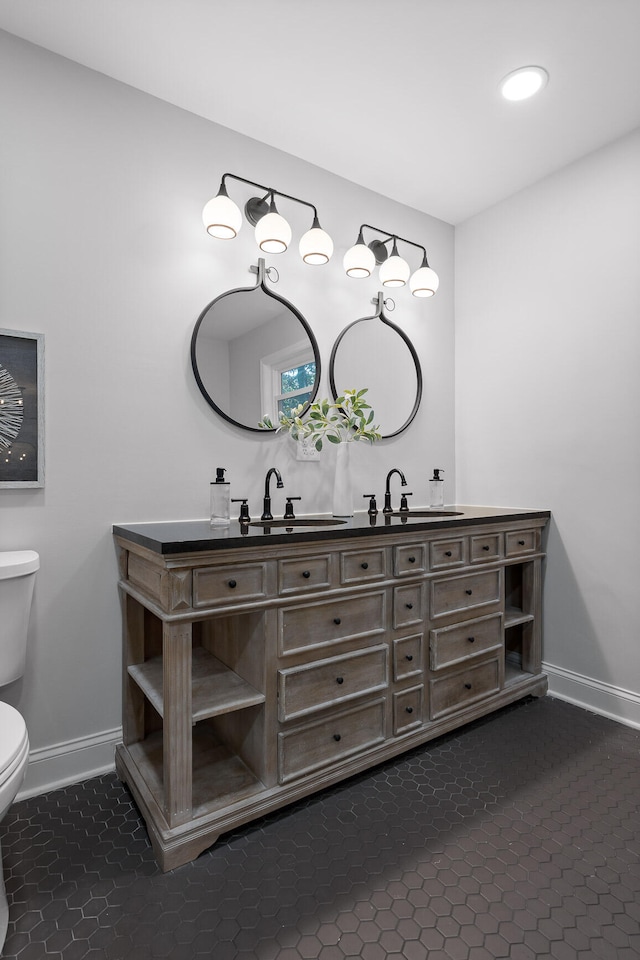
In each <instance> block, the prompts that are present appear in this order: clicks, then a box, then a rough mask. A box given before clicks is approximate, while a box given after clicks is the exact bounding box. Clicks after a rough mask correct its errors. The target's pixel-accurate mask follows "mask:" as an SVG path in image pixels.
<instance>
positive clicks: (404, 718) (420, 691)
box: [393, 684, 424, 737]
mask: <svg viewBox="0 0 640 960" xmlns="http://www.w3.org/2000/svg"><path fill="white" fill-rule="evenodd" d="M423 714H424V687H423V686H422V684H420V685H419V686H417V687H411V688H410V689H409V690H403V691H402V693H394V695H393V733H394V736H396V737H397V736H398V734H400V733H406V732H407V730H412V729H413V728H414V727H419V726H421V724H422V717H423Z"/></svg>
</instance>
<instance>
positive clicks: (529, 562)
mask: <svg viewBox="0 0 640 960" xmlns="http://www.w3.org/2000/svg"><path fill="white" fill-rule="evenodd" d="M548 519H549V513H548V512H547V511H541V510H533V511H530V510H515V509H514V510H510V509H504V508H491V507H470V506H456V507H450V508H447V510H446V511H442V512H440V513H438V511H429V510H424V511H418V512H416V513H409V514H404V515H399V514H394V515H383V514H381V513H380V514H377V515H374V516H369V515H368V514H366V513H364V514H361V515H360V514H357V515H356V516H354V517H352V518H350V519H349V520H347V521H339V520H334V519H332V518H329V517H325V518H316V519H309V518H297V519H296V521H295V523H289V524H285V523H284V521H277V522H273V523H271V524H269V525H267V524H264V523H263V524H260V523H259V524H253V525H248V524H240V523H239V522H237V521H231V525H230V526H229V527H226V528H223V529H215V528H212V527H211V526H210V524H209V522H208V521H185V522H176V523H144V524H131V525H118V526H114V528H113V530H114V535H115V539H116V544H117V548H118V554H119V563H120V589H121V593H122V599H123V622H124V630H123V635H124V656H123V661H124V662H123V684H124V690H123V694H124V695H123V744H122V745H121V746H119V747H118V748H117V751H116V769H117V771H118V774H119V776H120V777H121V779H123V780H124V781H125V782H126V783H127V784H128V785H129V787H130V789H131V791H132V793H133V795H134V797H135V799H136V802H137V803H138V806H139V807H140V810H141V812H142V814H143V816H144V818H145V821H146V824H147V828H148V831H149V835H150V837H151V842H152V844H153V847H154V851H155V853H156V856H157V858H158V861H159V863H160V865H161V867H162V868H163V869H165V870H168V869H172V868H173V867H176V866H179V865H181V864H183V863H186V862H188V861H190V860H192V859H194V858H195V857H196V856H197V855H198V854H199V853H200V852H202V851H203V850H204V849H206V848H207V847H208V846H210V845H211V844H212V843H213V842H214V841H215V840H216V839H217V838H218V836H219V835H220V834H221V833H223V832H225V831H228V830H230V829H232V828H234V827H236V826H238V825H240V824H243V823H246V822H248V821H250V820H253V819H255V818H257V817H260V816H262V815H263V814H266V813H268V812H270V811H273V810H276V809H278V808H280V807H283V806H284V805H286V804H289V803H292V802H293V801H296V800H298V799H300V798H301V797H304V796H307V795H309V794H311V793H314V792H315V791H317V790H320V789H322V788H323V787H326V786H327V785H329V784H333V783H336V782H338V781H340V780H342V779H344V778H345V777H348V776H350V775H352V774H354V773H356V772H358V771H362V770H364V769H366V768H368V767H371V766H373V765H374V764H377V763H380V762H381V761H384V760H387V759H388V758H390V757H393V756H396V755H397V754H400V753H402V752H404V751H406V750H409V749H411V748H413V747H416V746H417V745H419V744H422V743H424V742H425V741H428V740H431V739H433V738H434V737H437V736H439V735H441V734H443V733H445V732H447V731H450V730H453V729H455V728H457V727H460V726H462V725H463V724H465V723H468V722H469V721H471V720H474V719H476V718H478V717H480V716H482V715H484V714H487V713H489V712H491V711H493V710H496V709H498V708H499V707H502V706H504V705H506V704H508V703H511V702H513V701H515V700H517V699H519V698H522V697H525V696H527V695H534V696H540V695H543V694H544V693H545V692H546V689H547V680H546V677H545V676H544V675H543V674H542V672H541V594H542V562H543V557H544V553H543V532H544V528H545V525H546V524H547V522H548Z"/></svg>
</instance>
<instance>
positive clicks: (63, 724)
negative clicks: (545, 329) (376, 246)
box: [0, 33, 455, 792]
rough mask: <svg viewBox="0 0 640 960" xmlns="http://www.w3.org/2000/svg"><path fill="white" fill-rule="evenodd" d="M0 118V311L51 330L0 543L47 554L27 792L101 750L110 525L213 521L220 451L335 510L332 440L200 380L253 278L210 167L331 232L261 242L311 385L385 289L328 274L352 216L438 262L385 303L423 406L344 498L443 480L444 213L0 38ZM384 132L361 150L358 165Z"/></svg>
mask: <svg viewBox="0 0 640 960" xmlns="http://www.w3.org/2000/svg"><path fill="white" fill-rule="evenodd" d="M303 120H304V118H302V117H301V122H303ZM0 130H1V131H2V137H1V146H0V151H1V155H2V166H1V169H2V177H1V179H0V207H1V213H0V327H5V328H9V329H15V330H27V331H35V332H41V333H43V334H44V335H45V355H46V485H45V487H44V489H42V490H27V491H22V490H18V491H15V490H0V549H2V550H13V549H22V548H31V549H35V550H37V551H38V552H39V553H40V555H41V563H42V566H41V570H40V572H39V575H38V580H37V583H36V592H35V599H34V609H33V615H32V618H31V626H30V633H29V649H28V662H27V672H26V674H25V677H24V679H23V680H22V681H20V682H18V683H16V684H13V685H12V686H10V687H7V688H5V689H4V690H3V691H2V693H1V695H2V698H3V699H5V700H7V701H9V702H11V703H13V704H14V705H15V706H17V707H18V709H20V710H21V712H22V713H23V714H24V716H25V718H26V721H27V725H28V728H29V733H30V738H31V744H32V755H31V763H30V768H29V773H28V779H27V788H26V789H27V792H34V791H35V792H37V791H38V790H40V789H44V788H45V787H46V786H48V785H50V784H53V783H60V782H63V781H64V780H65V779H67V780H74V779H80V778H81V777H83V776H88V775H90V774H91V773H92V772H93V771H95V770H97V769H101V768H102V767H104V766H108V765H109V764H110V763H111V762H112V757H113V744H114V742H115V741H116V740H117V738H118V736H119V726H120V633H121V631H120V607H119V600H118V595H117V588H116V582H117V570H116V560H115V551H114V547H113V542H112V537H111V532H110V531H111V525H112V524H113V523H114V522H136V521H144V520H171V519H184V518H194V517H204V516H207V511H208V509H209V482H210V480H211V479H212V475H213V473H214V468H215V466H216V465H218V464H220V465H222V466H226V467H227V468H228V471H229V473H228V476H229V478H230V480H231V483H232V496H247V497H249V498H250V502H251V503H252V504H253V505H254V507H255V506H259V504H260V498H261V489H262V488H263V486H264V474H265V470H266V469H267V468H268V467H269V466H271V465H272V464H275V465H277V466H279V467H280V468H281V470H282V473H283V476H284V479H285V483H286V491H287V492H289V493H291V494H292V495H297V494H302V495H303V497H304V501H303V504H302V506H301V509H302V510H306V511H308V512H315V511H325V510H330V508H331V507H330V505H331V481H332V467H333V457H334V456H335V451H332V450H327V451H326V455H325V452H323V455H322V460H321V462H320V463H319V464H316V463H297V462H296V461H295V459H294V451H293V449H292V444H291V441H290V440H289V439H288V438H286V437H281V438H278V439H277V440H274V439H272V438H264V439H263V438H261V437H260V436H258V437H255V436H253V435H248V434H246V433H243V432H241V431H238V430H236V429H235V428H233V427H232V426H230V425H229V424H227V423H225V422H224V421H222V420H220V419H218V418H217V417H216V415H215V414H214V413H213V411H212V410H210V409H209V407H208V406H207V405H206V403H205V402H204V400H203V399H202V397H201V396H200V394H199V392H198V390H197V387H196V384H195V381H194V380H193V377H192V374H191V369H190V363H189V342H190V336H191V331H192V329H193V325H194V323H195V321H196V319H197V317H198V315H199V313H200V311H201V309H202V308H203V307H204V305H205V304H207V303H208V302H209V301H210V300H212V299H213V298H214V297H215V296H217V295H218V294H219V293H222V292H223V291H224V290H227V289H230V288H233V287H238V286H245V285H252V284H253V282H254V277H253V276H252V275H251V274H250V273H249V272H248V268H249V265H250V264H252V263H255V262H256V260H257V254H256V246H255V243H254V241H253V236H252V231H251V230H250V229H249V228H248V225H246V224H245V228H244V229H243V231H242V232H241V234H240V236H239V238H238V239H237V240H236V241H234V242H233V243H224V242H220V241H215V240H213V239H211V238H209V237H208V236H207V235H206V234H205V232H204V228H203V226H202V222H201V211H202V207H203V205H204V203H205V202H206V201H207V200H208V199H209V198H210V197H211V196H212V195H213V194H214V193H215V192H216V191H217V187H218V183H219V178H220V175H221V174H222V173H223V172H225V171H233V172H235V173H237V174H239V175H241V176H245V177H248V178H250V179H254V180H259V181H260V182H262V183H269V184H273V185H274V186H275V187H278V188H280V189H282V190H283V191H284V192H286V193H290V194H292V195H294V196H299V197H302V198H303V199H307V200H310V201H311V202H313V203H315V204H316V205H317V207H318V209H319V212H320V216H321V220H322V223H323V226H325V228H326V229H327V230H328V231H329V232H330V233H331V234H332V236H333V238H334V242H335V244H336V252H335V255H334V258H333V260H332V261H331V263H330V264H329V265H328V266H327V267H324V268H321V267H307V266H305V265H304V264H302V262H301V261H300V258H299V256H298V253H297V247H296V244H293V245H292V248H291V249H290V250H289V251H288V252H287V253H286V254H284V255H283V256H281V257H279V258H277V257H273V258H270V259H269V258H268V262H273V263H275V264H277V267H278V270H279V271H280V275H281V281H280V283H279V284H278V285H277V287H276V290H277V292H278V293H279V294H280V295H281V296H283V297H285V298H286V299H288V300H290V301H292V302H293V303H295V304H296V306H297V307H298V308H299V309H300V310H301V312H302V313H303V314H304V315H305V316H306V318H307V320H308V321H309V323H310V324H311V326H312V328H313V330H314V332H315V335H316V337H317V340H318V343H319V346H320V350H321V354H322V359H323V362H324V374H323V384H322V387H321V396H326V395H327V394H328V392H329V391H328V381H327V365H328V359H329V354H330V350H331V345H332V343H333V341H334V340H335V338H336V336H337V334H338V333H339V331H340V330H341V329H342V328H343V327H344V326H345V325H346V324H347V323H350V322H351V321H352V320H355V319H357V318H358V317H362V316H368V315H370V313H371V312H372V307H371V302H370V301H371V298H372V297H374V296H375V294H376V292H377V289H378V283H377V281H376V280H375V279H370V280H367V281H353V280H350V279H349V278H347V277H346V276H345V275H344V273H343V271H342V257H343V255H344V252H345V251H346V249H347V248H348V247H349V246H351V244H352V243H354V242H355V238H356V232H357V229H358V227H359V225H360V224H361V223H363V222H367V223H374V224H378V225H379V226H381V227H383V228H388V229H390V230H393V231H396V232H397V233H399V234H400V235H402V236H406V237H409V238H410V239H415V240H416V241H417V242H418V243H424V244H425V245H426V246H427V247H428V250H429V260H430V262H431V263H432V265H433V267H434V269H436V270H437V272H438V273H439V275H440V278H441V284H440V290H439V292H438V295H437V297H435V298H434V299H433V300H432V301H427V302H418V301H416V300H415V298H411V296H410V295H409V293H408V292H403V291H400V292H399V293H398V294H397V295H396V296H395V298H394V299H395V300H396V302H397V309H396V311H395V313H394V314H393V319H394V321H395V322H397V323H398V324H399V325H401V326H402V328H403V329H404V330H405V331H406V333H407V334H408V335H409V336H410V337H411V338H412V340H413V341H414V342H415V345H416V349H417V350H418V352H419V355H420V358H421V361H422V365H423V372H424V377H425V392H424V400H423V405H422V408H421V410H420V412H419V414H418V416H417V418H416V420H415V421H414V424H413V426H412V428H411V430H410V431H408V432H407V433H406V434H405V435H403V436H401V437H398V438H397V439H394V440H390V441H385V442H383V443H381V444H379V445H378V446H376V447H373V448H369V447H365V446H364V445H360V444H359V445H358V446H357V447H356V448H355V449H354V450H353V451H352V452H353V454H354V456H353V457H352V458H351V459H352V463H353V484H354V490H355V491H356V499H359V495H360V493H368V492H369V490H370V489H373V487H372V480H373V486H375V487H376V488H377V490H378V493H379V494H381V493H382V490H383V483H384V477H385V474H386V472H387V471H388V470H389V469H390V468H391V467H392V466H399V467H400V468H401V469H403V470H404V471H405V473H406V475H407V480H408V481H409V483H410V486H411V489H412V490H413V491H414V493H415V497H414V499H415V501H416V503H420V502H422V503H425V502H427V497H428V493H427V481H428V476H429V471H430V469H431V468H432V467H433V466H441V467H444V469H445V470H446V474H445V477H446V479H447V482H448V487H449V491H450V493H451V495H452V494H453V490H454V489H455V469H454V468H455V464H454V372H453V371H454V367H453V351H454V328H453V228H452V227H451V226H449V225H448V224H445V223H443V222H441V221H438V220H435V219H433V218H430V217H427V216H424V215H422V214H420V213H417V212H416V211H413V210H411V209H409V208H407V207H403V206H401V205H399V204H397V203H394V202H392V201H390V200H388V199H385V198H384V197H382V196H378V195H376V194H374V193H371V192H370V191H367V190H365V189H363V188H361V187H359V186H358V185H357V184H354V183H349V182H347V181H345V180H341V179H340V178H338V177H335V176H333V175H331V174H328V173H326V172H324V171H322V170H320V169H319V168H315V167H313V166H311V165H309V164H307V163H303V162H301V161H299V160H297V159H295V158H293V157H291V156H289V155H286V154H284V153H281V152H279V151H276V150H273V149H271V148H269V147H267V146H265V145H263V144H260V143H257V142H255V141H252V140H250V139H247V138H245V137H242V136H240V135H238V134H235V133H234V132H232V131H230V130H227V129H224V128H221V127H219V126H216V125H214V124H211V123H209V122H207V121H205V120H203V119H201V118H198V117H196V116H194V115H191V114H188V113H186V112H184V111H181V110H178V109H177V108H174V107H172V106H170V105H168V104H166V103H164V102H161V101H159V100H156V99H154V98H152V97H149V96H147V95H145V94H143V93H140V92H138V91H135V90H133V89H131V88H129V87H127V86H125V85H123V84H120V83H117V82H115V81H112V80H109V79H107V78H105V77H104V76H102V75H100V74H97V73H93V72H91V71H89V70H86V69H84V68H82V67H80V66H78V65H76V64H73V63H71V62H69V61H67V60H64V59H62V58H60V57H57V56H55V55H53V54H49V53H48V52H46V51H43V50H41V49H39V48H37V47H34V46H31V45H29V44H26V43H23V42H22V41H19V40H17V39H16V38H14V37H11V36H9V35H7V34H4V33H0ZM377 135H378V134H377V132H376V131H372V132H371V137H372V139H371V142H370V143H365V144H363V159H362V162H363V164H365V163H366V157H367V154H368V152H369V151H370V150H372V149H376V143H375V137H376V136H377ZM399 167H400V168H401V162H400V161H399ZM290 209H291V215H290V217H289V219H290V221H291V223H292V226H293V228H294V236H297V237H299V236H300V234H301V233H302V232H304V230H305V229H307V228H308V226H309V224H308V223H306V222H301V220H300V211H301V210H302V208H300V210H299V211H297V208H295V207H293V206H292V207H291V208H290ZM284 212H285V210H284V207H283V213H284ZM287 212H288V211H287ZM354 386H358V387H360V386H366V384H354ZM283 493H284V491H283ZM274 505H275V507H276V509H280V508H282V507H283V506H284V498H283V499H282V501H281V502H280V503H279V502H278V497H277V496H276V497H275V498H274Z"/></svg>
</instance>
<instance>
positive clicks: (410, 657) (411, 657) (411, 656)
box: [405, 653, 413, 663]
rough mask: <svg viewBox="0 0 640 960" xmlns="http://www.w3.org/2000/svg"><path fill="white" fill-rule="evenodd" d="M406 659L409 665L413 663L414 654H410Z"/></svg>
mask: <svg viewBox="0 0 640 960" xmlns="http://www.w3.org/2000/svg"><path fill="white" fill-rule="evenodd" d="M405 659H406V660H408V661H409V663H411V661H412V660H413V654H412V653H408V654H407V656H406V657H405Z"/></svg>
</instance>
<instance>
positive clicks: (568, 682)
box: [542, 663, 640, 729]
mask: <svg viewBox="0 0 640 960" xmlns="http://www.w3.org/2000/svg"><path fill="white" fill-rule="evenodd" d="M542 671H543V673H546V674H547V676H548V678H549V695H550V696H552V697H557V698H558V699H559V700H566V701H567V702H568V703H574V704H575V705H576V706H578V707H584V708H585V709H586V710H591V712H592V713H598V714H600V715H601V716H603V717H609V718H610V719H611V720H617V721H618V723H624V724H625V726H628V727H635V728H636V729H640V694H637V693H634V692H633V691H632V690H625V689H624V688H623V687H616V686H614V685H613V684H610V683H604V682H603V681H602V680H594V679H593V677H585V676H583V675H582V674H580V673H574V671H572V670H565V669H564V668H563V667H556V666H555V665H554V664H552V663H543V664H542Z"/></svg>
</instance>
